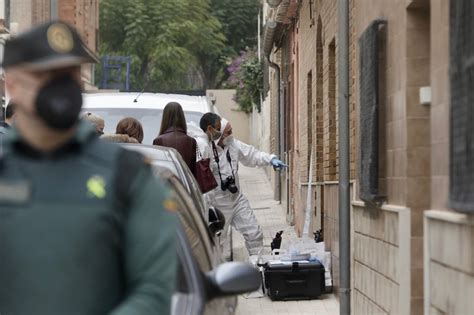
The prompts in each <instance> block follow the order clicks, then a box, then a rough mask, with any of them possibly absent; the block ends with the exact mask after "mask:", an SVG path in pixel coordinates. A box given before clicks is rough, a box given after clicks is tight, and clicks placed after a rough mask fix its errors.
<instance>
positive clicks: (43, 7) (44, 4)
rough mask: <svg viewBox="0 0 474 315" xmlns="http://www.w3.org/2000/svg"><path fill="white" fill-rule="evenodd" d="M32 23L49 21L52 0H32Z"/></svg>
mask: <svg viewBox="0 0 474 315" xmlns="http://www.w3.org/2000/svg"><path fill="white" fill-rule="evenodd" d="M31 6H32V10H31V12H32V23H33V25H35V24H40V23H44V22H46V21H48V20H49V19H50V16H51V6H50V0H32V1H31Z"/></svg>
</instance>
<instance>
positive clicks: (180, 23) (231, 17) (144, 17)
mask: <svg viewBox="0 0 474 315" xmlns="http://www.w3.org/2000/svg"><path fill="white" fill-rule="evenodd" d="M259 6H260V2H259V1H258V0H238V1H236V0H101V3H100V40H101V41H100V48H99V53H100V55H101V56H104V55H120V56H131V57H132V67H131V72H132V73H131V87H132V89H133V90H141V89H142V87H146V90H150V91H159V90H161V91H163V90H185V89H204V88H218V87H220V86H221V85H222V83H223V82H224V81H225V80H226V79H227V77H228V73H227V72H226V71H225V68H226V66H227V65H228V63H229V62H230V60H232V59H233V58H234V57H236V56H237V55H238V53H239V52H240V51H241V50H243V49H245V48H246V47H254V46H255V45H256V42H257V15H258V10H259ZM100 76H101V73H100V67H98V70H97V78H99V79H100Z"/></svg>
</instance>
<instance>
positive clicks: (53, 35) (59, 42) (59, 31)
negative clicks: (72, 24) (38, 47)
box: [47, 23, 74, 53]
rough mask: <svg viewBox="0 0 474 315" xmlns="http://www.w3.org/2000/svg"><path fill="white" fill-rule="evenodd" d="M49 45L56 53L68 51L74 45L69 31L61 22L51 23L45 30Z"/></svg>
mask: <svg viewBox="0 0 474 315" xmlns="http://www.w3.org/2000/svg"><path fill="white" fill-rule="evenodd" d="M47 38H48V44H49V46H50V47H51V48H52V49H53V50H54V51H56V52H58V53H68V52H70V51H71V50H72V48H73V47H74V41H73V39H72V33H71V31H70V30H69V29H68V28H67V27H66V26H65V25H63V24H59V23H56V24H53V25H51V26H50V27H49V28H48V32H47Z"/></svg>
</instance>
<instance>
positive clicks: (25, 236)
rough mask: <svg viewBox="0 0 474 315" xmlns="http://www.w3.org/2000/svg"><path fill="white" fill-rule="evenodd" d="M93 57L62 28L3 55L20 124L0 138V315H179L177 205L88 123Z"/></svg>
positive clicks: (21, 41)
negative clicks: (175, 314)
mask: <svg viewBox="0 0 474 315" xmlns="http://www.w3.org/2000/svg"><path fill="white" fill-rule="evenodd" d="M84 47H85V45H84V43H83V42H82V41H81V39H80V37H79V34H78V33H77V31H76V30H75V29H74V28H72V27H71V26H69V25H67V24H65V23H63V22H56V21H53V22H48V23H46V24H43V25H41V26H38V27H36V28H34V29H32V30H31V31H29V32H26V33H23V34H19V35H17V36H15V37H12V38H11V39H9V40H7V41H6V43H5V46H4V58H3V61H2V65H1V66H2V68H3V69H4V71H5V88H6V91H7V92H8V94H9V95H11V96H12V98H13V99H14V100H15V104H16V105H17V114H16V115H17V116H16V118H15V124H14V126H13V127H12V129H11V130H9V132H8V133H7V134H6V135H5V136H4V137H2V138H0V139H1V140H2V141H0V313H1V314H11V315H13V314H15V315H27V314H38V315H39V314H44V315H46V314H48V315H66V314H68V315H70V314H81V315H104V314H108V315H131V314H133V315H149V314H169V313H170V309H171V301H172V295H173V292H174V288H175V284H176V269H177V268H176V265H177V262H178V260H177V253H176V245H177V242H176V229H177V224H178V221H177V220H178V218H177V216H176V212H177V210H178V208H177V206H176V205H177V200H176V197H174V193H173V192H172V191H171V190H170V188H169V187H168V186H166V184H165V183H164V182H162V181H161V180H160V179H158V178H156V177H155V176H154V174H153V172H152V169H151V165H149V163H147V162H146V160H145V158H144V157H143V156H142V155H140V154H138V153H136V152H131V151H127V150H125V149H123V148H122V147H120V146H119V145H117V144H113V143H107V142H105V141H103V140H101V139H99V137H97V131H96V129H95V128H94V127H93V126H92V125H90V124H87V123H85V122H82V121H80V120H79V114H80V111H81V107H82V88H81V86H82V82H81V65H82V64H84V63H91V62H95V61H97V58H96V57H94V56H92V55H91V54H90V53H89V52H88V51H87V50H86V49H85V48H84Z"/></svg>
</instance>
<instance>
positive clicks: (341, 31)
mask: <svg viewBox="0 0 474 315" xmlns="http://www.w3.org/2000/svg"><path fill="white" fill-rule="evenodd" d="M338 10H339V15H338V32H337V34H338V45H339V47H338V49H339V56H338V57H339V60H338V61H339V91H338V94H339V266H340V267H339V268H340V284H339V286H340V289H339V291H340V292H339V294H340V314H341V315H349V314H350V313H351V252H350V242H351V238H350V237H351V234H350V186H349V177H350V173H349V171H350V169H349V154H350V153H349V0H339V5H338Z"/></svg>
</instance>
